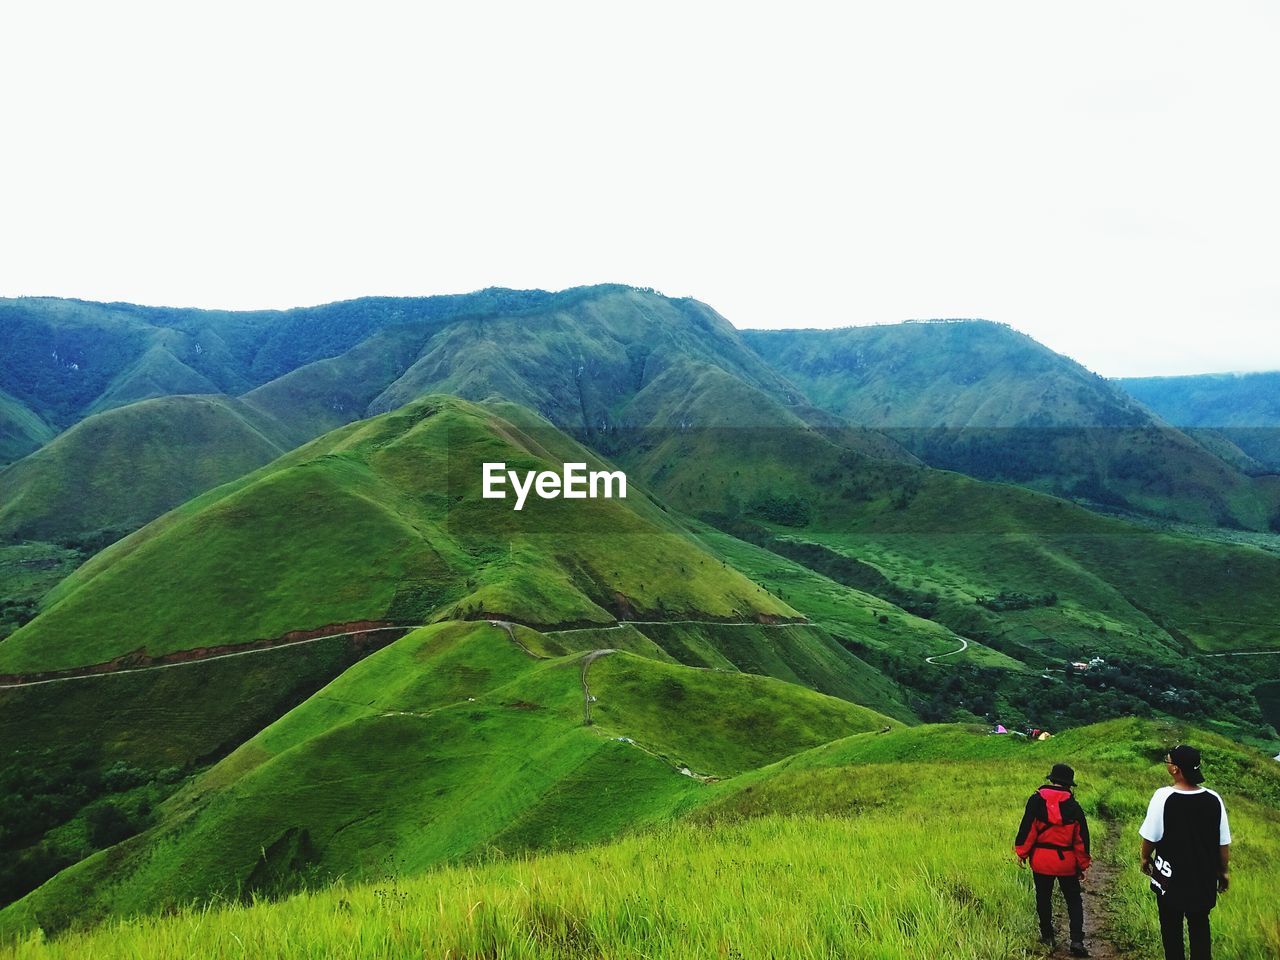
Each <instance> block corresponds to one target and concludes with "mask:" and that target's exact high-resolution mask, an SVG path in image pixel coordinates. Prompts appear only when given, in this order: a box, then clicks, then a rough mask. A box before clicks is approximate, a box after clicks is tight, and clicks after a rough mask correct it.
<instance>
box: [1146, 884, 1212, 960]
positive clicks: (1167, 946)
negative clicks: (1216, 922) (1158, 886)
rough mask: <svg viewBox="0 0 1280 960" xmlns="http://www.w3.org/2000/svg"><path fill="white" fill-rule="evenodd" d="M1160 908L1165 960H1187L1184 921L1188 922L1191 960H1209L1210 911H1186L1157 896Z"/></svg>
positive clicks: (1161, 937)
mask: <svg viewBox="0 0 1280 960" xmlns="http://www.w3.org/2000/svg"><path fill="white" fill-rule="evenodd" d="M1156 904H1157V905H1158V906H1159V908H1160V939H1161V940H1162V941H1164V956H1165V960H1186V956H1187V955H1186V954H1185V953H1184V952H1183V950H1182V920H1183V918H1184V917H1185V918H1186V921H1187V939H1188V940H1190V941H1191V960H1209V955H1210V948H1209V911H1208V910H1184V909H1182V908H1181V907H1180V906H1178V905H1177V904H1175V903H1171V902H1170V901H1169V898H1168V897H1162V896H1160V895H1159V894H1156Z"/></svg>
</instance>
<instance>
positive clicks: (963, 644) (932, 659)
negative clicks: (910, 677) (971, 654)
mask: <svg viewBox="0 0 1280 960" xmlns="http://www.w3.org/2000/svg"><path fill="white" fill-rule="evenodd" d="M956 639H957V640H959V641H960V648H959V649H958V650H948V651H947V652H946V653H937V654H934V655H933V656H932V657H925V658H924V662H925V663H932V664H933V665H934V666H935V667H936V666H937V665H938V661H939V660H941V659H942V658H943V657H954V656H955V655H956V654H957V653H964V652H965V651H966V650H968V649H969V641H968V640H966V639H965V638H964V637H956Z"/></svg>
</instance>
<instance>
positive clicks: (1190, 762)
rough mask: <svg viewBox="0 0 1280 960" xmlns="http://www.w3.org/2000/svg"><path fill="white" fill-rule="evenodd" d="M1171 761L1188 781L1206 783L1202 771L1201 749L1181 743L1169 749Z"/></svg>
mask: <svg viewBox="0 0 1280 960" xmlns="http://www.w3.org/2000/svg"><path fill="white" fill-rule="evenodd" d="M1169 762H1170V763H1172V764H1173V765H1174V766H1175V767H1177V768H1178V769H1179V770H1181V771H1182V776H1183V777H1184V778H1185V779H1186V781H1187V783H1204V774H1203V773H1201V772H1200V751H1199V750H1197V749H1196V748H1195V747H1188V746H1187V745H1186V744H1185V743H1183V744H1179V745H1178V746H1176V747H1174V748H1173V749H1172V750H1170V751H1169Z"/></svg>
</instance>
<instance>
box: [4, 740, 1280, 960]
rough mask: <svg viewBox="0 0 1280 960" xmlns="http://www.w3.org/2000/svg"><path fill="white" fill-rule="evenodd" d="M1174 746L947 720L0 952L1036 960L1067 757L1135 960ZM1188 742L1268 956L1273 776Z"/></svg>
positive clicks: (1252, 934)
mask: <svg viewBox="0 0 1280 960" xmlns="http://www.w3.org/2000/svg"><path fill="white" fill-rule="evenodd" d="M1182 733H1184V731H1181V730H1178V729H1175V728H1171V727H1158V726H1155V725H1151V724H1142V723H1138V722H1136V721H1114V722H1112V723H1108V724H1102V725H1098V726H1096V727H1093V728H1088V729H1085V730H1081V731H1073V732H1072V733H1070V734H1066V735H1064V736H1062V737H1060V738H1057V740H1058V742H1056V743H1054V742H1050V743H1049V744H1026V743H1021V742H1018V741H1014V740H1011V739H1008V738H996V737H984V736H980V735H977V734H975V733H974V732H972V731H970V730H966V729H964V728H959V727H954V726H948V727H921V728H912V729H906V730H899V731H895V732H893V733H890V734H885V735H883V736H878V735H876V734H863V735H857V736H853V737H849V738H847V739H845V740H840V741H836V742H834V743H832V744H828V745H825V746H822V747H818V748H815V749H813V750H809V751H806V752H804V753H800V754H797V755H795V756H794V757H791V758H788V759H787V760H783V761H781V762H779V763H776V764H773V765H771V766H769V767H765V768H762V769H760V770H757V771H752V772H750V773H746V774H743V775H741V776H739V777H736V778H734V779H732V780H730V781H726V782H724V783H722V784H719V785H717V786H716V787H715V788H713V789H712V790H711V791H710V793H709V794H708V795H707V799H706V801H705V802H704V803H703V804H701V805H700V806H699V807H698V808H697V809H696V810H694V811H693V812H692V813H690V814H688V815H687V816H686V817H685V818H683V819H682V820H680V821H678V822H675V823H671V824H667V825H664V826H661V827H659V828H656V829H654V830H651V831H648V832H644V833H640V834H634V835H631V836H627V837H624V838H622V839H620V840H617V841H614V842H612V843H609V844H607V845H603V846H596V847H588V848H583V849H580V850H577V851H574V852H568V853H557V854H544V855H539V856H531V857H516V858H506V859H493V860H490V861H489V862H481V863H477V864H473V865H469V866H452V867H443V868H439V869H436V870H433V871H431V872H429V873H426V874H423V875H420V876H417V877H413V878H404V877H400V878H396V879H387V880H383V881H381V882H375V883H370V884H366V885H361V886H350V887H344V886H337V887H332V888H328V889H324V890H317V891H314V892H310V893H304V894H301V895H298V896H295V897H292V898H290V899H288V900H284V901H280V902H276V903H265V902H258V903H253V904H250V905H247V906H235V905H222V906H214V907H209V908H192V909H187V910H180V911H178V912H176V913H175V914H173V915H171V916H166V917H162V918H149V919H140V920H133V921H124V922H113V923H110V924H108V925H105V926H103V927H100V928H98V929H97V930H95V931H91V932H89V933H86V934H75V935H69V936H66V937H64V938H61V939H58V940H56V941H54V942H52V943H42V942H41V941H40V939H39V937H38V935H37V936H34V937H32V938H30V939H28V940H27V941H26V942H24V943H22V944H20V945H16V946H14V947H11V948H10V949H8V950H7V951H0V956H3V957H5V958H6V960H19V958H21V960H37V958H40V960H43V958H59V957H84V956H93V957H102V958H114V957H121V958H123V957H129V958H140V960H148V958H161V957H164V958H168V957H178V956H200V957H214V958H224V957H225V958H235V957H255V958H257V957H262V958H271V957H280V958H285V957H288V958H297V957H337V958H342V957H351V958H356V957H361V958H364V957H376V958H402V957H403V958H408V957H433V958H434V957H440V958H443V957H451V958H463V957H467V958H479V957H491V958H509V960H535V958H537V960H543V958H562V957H575V958H576V957H600V958H605V957H608V958H621V957H645V958H651V960H652V958H677V957H680V958H683V957H708V958H712V957H717V958H718V957H742V958H747V957H775V958H788V960H789V958H797V960H799V958H806V960H807V958H826V957H831V958H835V957H874V958H884V960H896V958H926V957H927V958H955V960H1002V958H1022V957H1028V956H1037V955H1039V952H1038V951H1037V950H1035V949H1033V948H1032V946H1031V945H1032V944H1033V942H1034V933H1035V925H1034V919H1033V909H1032V899H1031V891H1030V879H1029V875H1028V874H1027V873H1026V872H1025V871H1023V870H1020V869H1019V868H1018V867H1017V866H1016V865H1015V864H1014V863H1013V862H1012V858H1011V854H1010V852H1009V841H1010V840H1011V837H1012V833H1013V831H1014V828H1015V826H1016V823H1017V819H1018V815H1019V813H1020V810H1021V805H1022V802H1023V800H1024V799H1025V797H1026V795H1027V793H1029V792H1030V790H1031V789H1032V788H1034V787H1035V786H1036V785H1037V784H1038V782H1039V776H1040V775H1041V774H1042V773H1043V772H1044V769H1043V768H1045V766H1046V764H1047V763H1048V762H1049V761H1050V760H1051V759H1058V758H1067V759H1069V760H1071V761H1072V762H1074V763H1075V764H1076V766H1077V769H1078V771H1079V772H1080V780H1081V789H1080V796H1081V800H1082V802H1083V804H1084V806H1085V808H1086V809H1087V811H1088V812H1089V814H1090V815H1091V817H1092V818H1093V819H1094V821H1095V823H1096V826H1097V827H1098V829H1097V833H1098V834H1099V835H1102V834H1103V833H1104V832H1105V831H1104V830H1103V829H1101V827H1102V826H1103V824H1104V823H1105V821H1107V820H1112V819H1113V820H1115V821H1116V824H1117V827H1118V837H1119V838H1120V839H1119V841H1118V846H1117V848H1116V849H1103V850H1100V851H1099V854H1100V855H1101V856H1104V857H1116V858H1118V859H1119V863H1120V865H1121V871H1120V874H1119V877H1118V879H1117V881H1116V883H1115V886H1114V888H1113V889H1112V890H1110V891H1109V892H1108V895H1109V896H1110V897H1111V898H1112V900H1113V902H1115V903H1116V905H1117V907H1118V918H1117V925H1116V928H1115V929H1113V930H1110V931H1108V932H1107V939H1108V940H1109V941H1110V942H1111V943H1112V945H1113V946H1114V947H1115V948H1116V950H1117V952H1118V953H1119V955H1122V956H1125V957H1131V958H1134V960H1146V958H1153V957H1155V956H1156V954H1155V952H1154V950H1155V927H1154V919H1155V914H1154V907H1153V905H1152V904H1151V903H1150V896H1149V894H1148V893H1147V892H1146V881H1145V878H1143V877H1142V876H1141V875H1140V874H1139V873H1138V872H1137V868H1136V864H1135V863H1134V857H1133V848H1134V847H1135V846H1136V833H1135V831H1136V829H1137V824H1138V822H1139V820H1140V817H1141V813H1142V810H1143V808H1144V806H1145V801H1146V798H1147V796H1148V795H1149V789H1150V788H1152V787H1154V786H1156V785H1158V784H1159V783H1160V782H1161V774H1160V771H1159V769H1158V767H1157V765H1156V764H1154V763H1153V762H1151V757H1150V756H1149V754H1151V753H1152V751H1153V750H1157V751H1158V749H1159V748H1160V747H1161V745H1162V744H1163V743H1164V741H1165V740H1167V739H1169V738H1177V737H1178V736H1179V735H1180V734H1182ZM1199 739H1200V740H1201V742H1202V743H1203V744H1204V746H1205V748H1206V751H1207V757H1211V758H1213V763H1212V765H1211V766H1210V773H1211V777H1212V780H1211V782H1212V783H1213V785H1214V786H1216V787H1217V788H1218V789H1220V790H1221V791H1222V792H1223V793H1224V795H1225V796H1226V799H1227V802H1228V804H1229V805H1230V809H1231V814H1232V820H1233V827H1234V829H1235V834H1236V844H1235V846H1234V854H1235V856H1234V860H1235V864H1236V867H1235V882H1234V886H1233V888H1232V890H1231V892H1230V893H1229V894H1228V895H1227V896H1226V897H1224V898H1223V901H1222V904H1221V906H1220V908H1219V909H1218V910H1217V911H1216V912H1215V913H1214V924H1215V935H1216V943H1217V945H1218V952H1219V955H1220V956H1223V957H1230V958H1233V960H1264V958H1271V957H1274V956H1275V955H1276V951H1277V950H1278V949H1280V928H1278V926H1277V921H1276V916H1275V911H1274V903H1273V899H1272V897H1273V894H1274V889H1275V884H1276V880H1277V871H1276V867H1275V865H1274V864H1275V862H1276V855H1277V853H1280V773H1278V772H1277V771H1276V770H1274V769H1272V768H1270V767H1268V766H1267V765H1266V764H1267V763H1268V762H1269V761H1266V760H1265V758H1262V757H1260V756H1257V755H1254V754H1250V753H1247V752H1245V751H1241V750H1238V749H1236V748H1233V747H1231V746H1230V745H1229V744H1228V743H1227V742H1226V741H1220V740H1218V738H1213V737H1211V736H1208V735H1205V736H1202V737H1200V738H1199Z"/></svg>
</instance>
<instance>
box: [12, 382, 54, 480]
mask: <svg viewBox="0 0 1280 960" xmlns="http://www.w3.org/2000/svg"><path fill="white" fill-rule="evenodd" d="M55 432H56V431H55V430H54V429H53V428H52V427H50V426H49V425H48V424H47V423H45V422H44V421H43V420H41V419H40V418H39V417H38V416H36V415H35V414H34V413H32V412H31V411H30V410H28V409H27V408H26V407H24V406H23V405H22V404H21V403H19V402H18V401H17V400H15V399H14V398H13V397H11V396H9V395H8V394H7V393H5V392H4V391H0V467H3V466H4V465H5V464H6V463H12V462H13V461H14V460H20V459H22V458H23V457H25V456H26V455H27V454H28V453H30V452H31V451H32V450H35V449H36V448H37V447H39V446H40V445H41V444H43V443H48V442H49V441H50V440H52V439H53V437H54V434H55Z"/></svg>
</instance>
